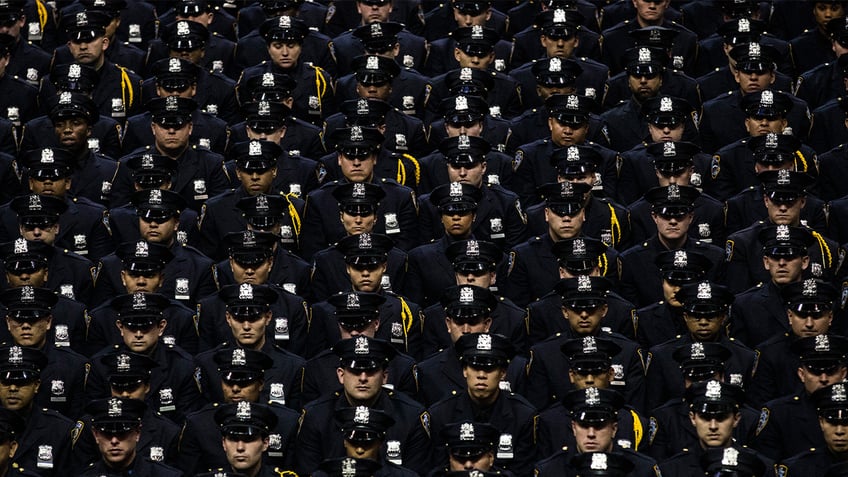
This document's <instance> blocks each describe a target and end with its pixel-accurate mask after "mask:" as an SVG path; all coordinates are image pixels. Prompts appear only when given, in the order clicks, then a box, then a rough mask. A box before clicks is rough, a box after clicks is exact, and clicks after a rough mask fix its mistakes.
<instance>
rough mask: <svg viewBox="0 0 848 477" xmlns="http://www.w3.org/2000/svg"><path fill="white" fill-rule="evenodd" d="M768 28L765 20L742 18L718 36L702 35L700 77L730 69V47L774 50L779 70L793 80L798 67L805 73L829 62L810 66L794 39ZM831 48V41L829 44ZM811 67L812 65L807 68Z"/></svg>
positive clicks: (720, 29)
mask: <svg viewBox="0 0 848 477" xmlns="http://www.w3.org/2000/svg"><path fill="white" fill-rule="evenodd" d="M767 28H768V26H767V25H766V22H764V21H762V20H758V19H754V18H750V17H740V18H732V19H730V20H728V21H726V22H724V23H722V24H721V25H718V28H717V29H716V30H715V33H714V34H710V35H705V36H701V38H702V39H701V40H700V41H699V42H698V67H697V74H699V75H703V74H707V73H708V72H709V71H710V70H713V69H714V68H716V69H717V68H721V67H727V54H726V53H725V48H727V47H728V46H729V47H731V48H732V47H734V46H736V45H739V44H744V43H760V44H762V45H766V46H769V47H771V48H773V49H774V51H775V52H776V53H777V56H775V57H774V61H775V63H776V64H777V69H778V70H779V71H780V72H781V73H783V74H784V75H789V76H790V77H794V76H795V72H796V67H797V71H798V72H804V71H807V70H808V69H810V68H812V67H813V66H817V65H819V64H821V63H824V62H825V61H826V60H822V61H815V62H814V63H809V61H810V59H806V58H803V57H801V56H798V55H796V54H794V53H795V47H794V40H793V42H788V41H786V40H784V39H782V38H778V37H776V36H774V35H772V34H769V33H766V29H767ZM829 49H830V42H829V41H828V50H829ZM808 64H809V65H811V66H809V67H808V66H806V65H808ZM734 83H735V82H734ZM734 83H731V84H729V85H728V86H730V88H727V89H732V86H733V84H734Z"/></svg>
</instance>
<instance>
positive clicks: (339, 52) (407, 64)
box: [333, 2, 428, 76]
mask: <svg viewBox="0 0 848 477" xmlns="http://www.w3.org/2000/svg"><path fill="white" fill-rule="evenodd" d="M358 3H360V4H361V3H363V2H358ZM387 3H389V4H391V3H392V2H387ZM357 10H358V11H359V14H360V16H361V21H360V23H359V25H357V26H356V27H355V28H352V29H350V30H348V31H347V32H345V33H342V34H341V35H339V36H337V37H335V38H333V48H334V49H335V53H336V58H341V59H342V61H341V62H340V63H339V67H338V70H339V71H338V73H339V76H343V75H346V74H348V73H350V64H345V59H349V58H356V57H357V56H359V55H362V54H364V53H366V52H369V51H370V52H374V51H379V52H384V51H386V50H392V56H394V57H400V60H401V63H402V64H403V66H404V68H407V69H411V70H416V71H422V69H423V68H422V67H423V66H424V60H425V59H427V55H428V52H427V51H426V48H425V42H424V39H423V38H422V37H420V36H418V35H415V34H413V33H410V32H409V31H408V30H407V29H406V27H405V26H404V25H403V24H401V23H395V22H392V21H388V20H389V18H388V15H386V16H385V17H384V18H381V17H377V18H375V17H376V15H372V11H373V9H372V8H369V6H368V5H366V4H362V5H358V6H357Z"/></svg>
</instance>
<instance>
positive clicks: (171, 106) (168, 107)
mask: <svg viewBox="0 0 848 477" xmlns="http://www.w3.org/2000/svg"><path fill="white" fill-rule="evenodd" d="M179 109H180V107H179V104H177V97H176V96H168V97H167V98H165V111H170V112H173V111H179Z"/></svg>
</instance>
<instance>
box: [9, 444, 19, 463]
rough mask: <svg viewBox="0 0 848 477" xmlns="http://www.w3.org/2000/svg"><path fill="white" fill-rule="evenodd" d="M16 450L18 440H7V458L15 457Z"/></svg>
mask: <svg viewBox="0 0 848 477" xmlns="http://www.w3.org/2000/svg"><path fill="white" fill-rule="evenodd" d="M17 451H18V441H9V459H11V458H13V457H15V452H17Z"/></svg>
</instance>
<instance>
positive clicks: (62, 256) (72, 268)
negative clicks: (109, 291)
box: [0, 246, 99, 341]
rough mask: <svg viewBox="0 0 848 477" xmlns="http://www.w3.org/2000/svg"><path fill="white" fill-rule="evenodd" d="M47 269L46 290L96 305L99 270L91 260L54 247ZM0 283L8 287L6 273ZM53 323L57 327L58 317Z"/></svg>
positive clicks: (1, 277) (0, 278)
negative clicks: (95, 286)
mask: <svg viewBox="0 0 848 477" xmlns="http://www.w3.org/2000/svg"><path fill="white" fill-rule="evenodd" d="M47 269H48V270H49V271H50V273H48V275H47V283H46V284H45V285H44V288H48V289H50V290H51V291H54V292H56V293H58V294H59V295H61V296H63V297H65V298H68V299H70V300H77V301H79V302H81V303H83V304H85V305H91V304H92V303H95V301H94V300H93V299H92V295H93V293H94V275H95V274H96V272H97V269H96V267H95V266H94V264H93V263H92V262H91V261H90V260H88V259H87V258H85V257H83V256H81V255H77V254H75V253H73V252H71V251H69V250H66V249H65V250H63V249H61V248H59V247H55V246H54V247H53V255H52V256H51V257H50V259H49V260H48V261H47ZM0 283H2V284H3V286H4V287H8V282H7V281H6V274H5V273H3V274H2V276H0ZM97 303H99V302H97ZM53 323H54V326H56V323H57V319H56V317H54V318H53ZM69 331H70V328H69ZM60 341H61V340H60Z"/></svg>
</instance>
